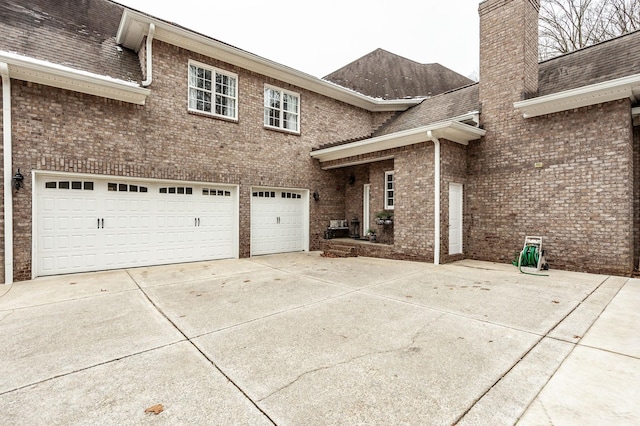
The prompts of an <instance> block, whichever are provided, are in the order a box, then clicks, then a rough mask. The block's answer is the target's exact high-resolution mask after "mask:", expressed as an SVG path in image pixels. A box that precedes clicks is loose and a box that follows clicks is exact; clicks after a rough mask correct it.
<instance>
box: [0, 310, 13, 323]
mask: <svg viewBox="0 0 640 426" xmlns="http://www.w3.org/2000/svg"><path fill="white" fill-rule="evenodd" d="M14 312H15V310H11V311H9V312H5V313H0V322H1V321H4V320H5V319H7V317H9V316H10V315H11V314H13V313H14Z"/></svg>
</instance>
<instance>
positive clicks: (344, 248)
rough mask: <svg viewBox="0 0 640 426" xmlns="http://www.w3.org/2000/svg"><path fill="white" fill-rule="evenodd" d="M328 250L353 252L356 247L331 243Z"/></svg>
mask: <svg viewBox="0 0 640 426" xmlns="http://www.w3.org/2000/svg"><path fill="white" fill-rule="evenodd" d="M330 250H340V251H351V252H355V251H356V248H355V247H354V246H347V245H343V244H332V245H331V248H330Z"/></svg>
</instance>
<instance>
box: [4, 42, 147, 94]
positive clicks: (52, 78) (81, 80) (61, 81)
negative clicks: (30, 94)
mask: <svg viewBox="0 0 640 426" xmlns="http://www.w3.org/2000/svg"><path fill="white" fill-rule="evenodd" d="M0 62H4V63H6V64H7V65H8V68H9V75H10V77H11V78H13V79H15V80H22V81H31V82H33V83H38V84H43V85H45V86H51V87H57V88H60V89H65V90H71V91H74V92H80V93H86V94H89V95H94V96H100V97H103V98H108V99H115V100H118V101H123V102H129V103H132V104H138V105H144V104H145V101H146V99H147V97H148V96H149V95H150V94H151V90H150V89H146V88H144V87H140V86H139V85H138V83H137V82H133V81H124V80H120V79H116V78H111V77H107V76H104V75H99V74H94V73H90V72H86V71H81V70H77V69H74V68H70V67H66V66H64V65H59V64H54V63H52V62H47V61H42V60H39V59H34V58H30V57H27V56H22V55H18V54H15V53H11V52H6V51H0Z"/></svg>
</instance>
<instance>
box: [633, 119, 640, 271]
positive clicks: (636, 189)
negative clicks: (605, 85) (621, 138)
mask: <svg viewBox="0 0 640 426" xmlns="http://www.w3.org/2000/svg"><path fill="white" fill-rule="evenodd" d="M633 241H634V243H633V246H634V257H633V265H634V268H635V269H636V270H637V269H638V262H640V126H636V127H634V128H633Z"/></svg>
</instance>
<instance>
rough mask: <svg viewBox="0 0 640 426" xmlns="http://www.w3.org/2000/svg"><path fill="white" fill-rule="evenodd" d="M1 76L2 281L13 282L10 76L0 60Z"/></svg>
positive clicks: (4, 64)
mask: <svg viewBox="0 0 640 426" xmlns="http://www.w3.org/2000/svg"><path fill="white" fill-rule="evenodd" d="M0 76H1V77H2V154H3V156H4V283H5V284H12V283H13V182H12V179H13V164H12V161H11V157H12V152H13V150H12V149H13V148H12V141H11V78H10V77H9V65H7V63H6V62H0Z"/></svg>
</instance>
